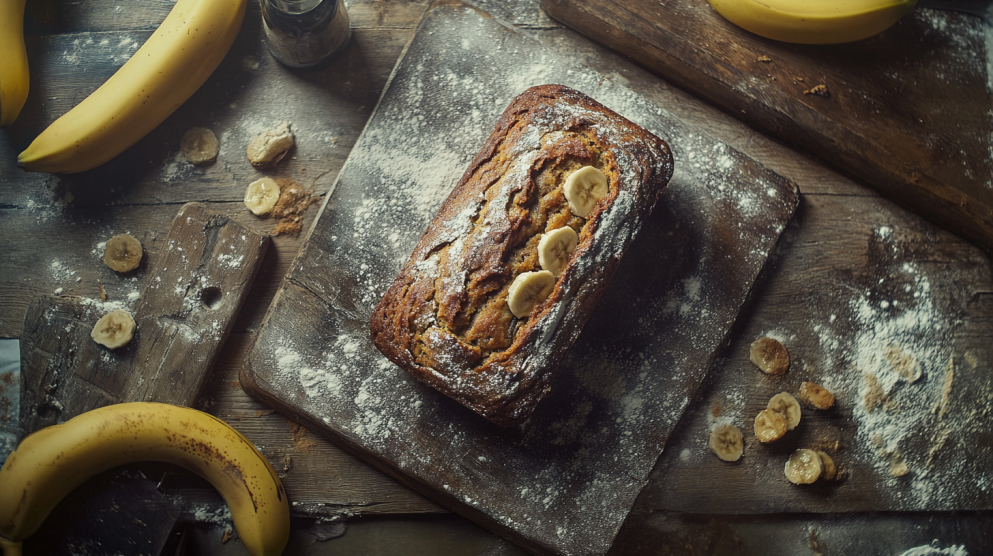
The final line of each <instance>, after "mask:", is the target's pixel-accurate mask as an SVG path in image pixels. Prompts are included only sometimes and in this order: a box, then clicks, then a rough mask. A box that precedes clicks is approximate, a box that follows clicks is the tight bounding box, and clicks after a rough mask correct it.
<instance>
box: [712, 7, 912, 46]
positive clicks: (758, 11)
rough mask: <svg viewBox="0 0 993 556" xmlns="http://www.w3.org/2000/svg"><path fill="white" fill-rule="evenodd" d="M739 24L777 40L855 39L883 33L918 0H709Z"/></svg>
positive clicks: (840, 40)
mask: <svg viewBox="0 0 993 556" xmlns="http://www.w3.org/2000/svg"><path fill="white" fill-rule="evenodd" d="M708 1H709V2H710V5H711V6H713V7H714V9H715V10H717V13H719V14H721V15H722V16H724V18H725V19H727V20H728V21H730V22H731V23H734V24H735V25H737V26H739V27H741V28H743V29H745V30H747V31H751V32H752V33H755V34H756V35H761V36H763V37H766V38H768V39H774V40H777V41H784V42H793V43H801V44H835V43H844V42H853V41H858V40H862V39H865V38H868V37H871V36H873V35H875V34H878V33H881V32H883V31H885V30H886V29H888V28H889V27H890V26H892V25H893V24H894V23H896V22H897V21H898V20H899V19H900V18H901V17H903V16H905V15H907V13H909V12H910V11H911V10H913V9H914V7H915V6H917V0H708Z"/></svg>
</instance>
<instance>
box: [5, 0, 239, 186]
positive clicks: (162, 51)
mask: <svg viewBox="0 0 993 556" xmlns="http://www.w3.org/2000/svg"><path fill="white" fill-rule="evenodd" d="M14 1H21V0H0V3H2V2H14ZM246 3H247V1H246V0H178V1H177V2H176V5H175V6H174V7H173V9H172V11H171V12H169V15H168V16H166V18H165V20H164V21H163V22H162V24H161V25H160V26H159V28H158V29H157V30H156V31H155V33H154V34H153V35H152V36H151V37H149V39H148V40H147V41H146V42H145V44H143V45H142V46H141V48H139V49H138V51H137V52H135V53H134V55H133V56H132V57H131V59H130V60H128V61H127V63H125V64H124V65H123V66H121V69H119V70H117V73H115V74H114V75H112V76H111V77H110V79H108V80H107V82H106V83H104V84H103V85H102V86H101V87H100V88H99V89H97V90H96V91H94V92H93V94H91V95H90V96H89V97H87V98H86V99H84V100H83V102H81V103H79V105H77V106H76V107H75V108H73V109H72V110H70V111H69V112H68V113H66V114H65V115H63V116H62V117H61V118H59V119H58V120H56V121H55V122H54V123H52V125H50V126H49V127H48V129H46V130H45V131H43V132H42V133H41V135H39V136H38V137H37V138H36V139H35V140H34V142H33V143H31V144H30V145H29V146H28V148H27V149H25V151H24V152H22V153H21V154H20V155H19V156H18V157H17V161H18V163H19V164H20V166H21V167H22V168H24V169H25V170H28V171H37V172H52V173H64V174H69V173H73V172H82V171H84V170H89V169H91V168H95V167H97V166H99V165H101V164H103V163H104V162H107V161H108V160H110V159H112V158H114V157H115V156H117V155H118V154H120V153H121V152H123V151H124V150H125V149H127V148H128V147H130V146H131V145H133V144H135V143H136V142H137V141H138V140H139V139H141V138H142V137H144V136H145V135H146V134H148V132H150V131H152V130H153V129H155V127H156V126H158V125H159V124H160V123H162V121H163V120H165V119H166V118H167V117H169V115H170V114H172V113H173V112H174V111H175V110H176V109H177V108H179V106H180V105H181V104H183V102H185V101H186V99H188V98H190V96H192V95H193V93H194V92H196V90H197V89H199V88H200V85H203V83H204V82H205V81H206V80H207V78H208V77H210V74H211V73H213V72H214V70H215V69H216V68H217V66H218V65H219V64H220V63H221V60H223V59H224V56H225V55H226V54H227V52H228V50H229V49H230V48H231V45H232V44H233V43H234V40H235V38H236V37H237V36H238V30H239V29H240V28H241V22H242V20H243V19H244V18H245V6H246ZM4 113H5V114H6V108H4Z"/></svg>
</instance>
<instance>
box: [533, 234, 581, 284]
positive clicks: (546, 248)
mask: <svg viewBox="0 0 993 556" xmlns="http://www.w3.org/2000/svg"><path fill="white" fill-rule="evenodd" d="M578 244H579V234H577V233H576V230H573V229H572V228H570V227H568V226H566V227H564V228H558V229H557V230H552V231H550V232H545V233H544V234H542V236H541V240H539V241H538V263H539V264H541V268H543V269H544V270H547V271H549V272H551V273H552V274H554V275H555V276H558V275H559V274H562V271H563V270H565V267H566V266H567V265H568V264H569V258H570V257H572V254H573V253H575V252H576V245H578Z"/></svg>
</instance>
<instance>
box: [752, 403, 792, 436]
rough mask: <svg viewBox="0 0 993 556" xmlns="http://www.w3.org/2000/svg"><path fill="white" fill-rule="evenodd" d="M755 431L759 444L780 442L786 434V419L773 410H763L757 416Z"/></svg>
mask: <svg viewBox="0 0 993 556" xmlns="http://www.w3.org/2000/svg"><path fill="white" fill-rule="evenodd" d="M754 430H755V438H758V439H759V442H772V441H774V440H779V439H780V438H782V437H783V435H784V434H786V417H783V415H782V414H780V413H776V412H775V411H773V410H771V409H763V410H762V411H759V414H758V415H756V416H755V425H754Z"/></svg>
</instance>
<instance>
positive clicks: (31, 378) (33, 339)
mask: <svg viewBox="0 0 993 556" xmlns="http://www.w3.org/2000/svg"><path fill="white" fill-rule="evenodd" d="M165 241H166V247H165V250H164V253H163V256H162V257H161V258H160V259H159V261H158V263H157V266H156V267H155V269H154V271H153V272H151V273H150V275H149V276H150V279H149V281H148V284H147V285H146V286H145V288H144V290H143V291H142V293H141V295H140V296H139V297H138V299H137V303H136V305H135V308H134V310H133V314H134V317H135V322H136V324H137V328H136V330H135V333H134V339H132V341H131V343H129V344H128V345H126V346H123V347H120V348H117V349H116V350H113V351H111V350H108V349H106V348H104V347H101V346H98V345H97V344H96V343H95V342H94V341H93V340H92V339H91V338H90V337H89V333H90V331H91V330H92V329H93V325H94V323H95V322H96V321H97V320H98V319H99V318H100V317H102V316H103V315H104V314H106V313H107V312H109V311H110V310H113V309H120V308H122V305H120V304H111V305H110V306H109V307H108V306H105V305H102V304H101V303H83V302H82V301H81V300H80V298H75V297H73V298H64V299H63V298H55V297H50V296H45V297H42V298H40V299H39V300H38V301H37V302H35V304H34V305H32V307H31V308H30V309H29V311H28V313H27V316H26V318H25V322H24V330H23V332H22V334H21V361H22V363H21V376H22V377H23V382H24V388H23V389H22V395H23V399H22V403H21V429H22V431H24V432H31V431H35V430H38V429H39V428H42V427H45V426H49V425H52V424H55V423H61V422H64V421H66V420H68V419H71V418H72V417H74V416H76V415H79V414H80V413H83V412H85V411H89V410H90V409H94V408H96V407H101V406H103V405H107V404H108V403H120V402H125V401H159V402H164V403H174V404H177V405H193V404H194V403H195V402H196V400H197V398H198V397H199V394H200V390H201V388H202V387H203V385H204V382H205V380H206V378H207V375H208V373H209V372H210V371H211V369H212V368H213V364H214V361H215V360H216V358H217V354H218V349H219V348H220V346H221V345H222V344H223V343H224V340H225V339H226V338H227V336H228V334H229V333H230V331H231V327H232V325H233V324H234V319H235V317H236V316H237V314H238V312H239V310H240V309H241V306H242V305H243V304H244V302H245V300H246V299H247V297H248V293H249V291H250V289H251V286H252V282H253V280H254V278H255V274H256V272H257V271H258V269H259V267H260V266H261V264H262V260H263V257H264V255H265V251H266V247H267V246H268V241H269V238H268V236H265V235H260V234H257V233H254V232H251V231H249V230H247V229H246V228H245V227H244V226H241V225H240V224H237V223H235V222H233V221H231V220H230V219H228V218H224V217H221V216H219V215H217V214H216V213H214V212H212V211H210V210H209V209H207V208H206V207H205V206H203V205H201V204H199V203H190V204H187V205H185V206H183V208H182V209H181V210H180V211H179V213H178V214H177V215H176V217H175V219H174V220H173V228H172V230H171V231H170V233H169V236H168V237H167V238H166V240H165ZM127 312H128V313H131V312H132V311H131V310H127Z"/></svg>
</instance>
